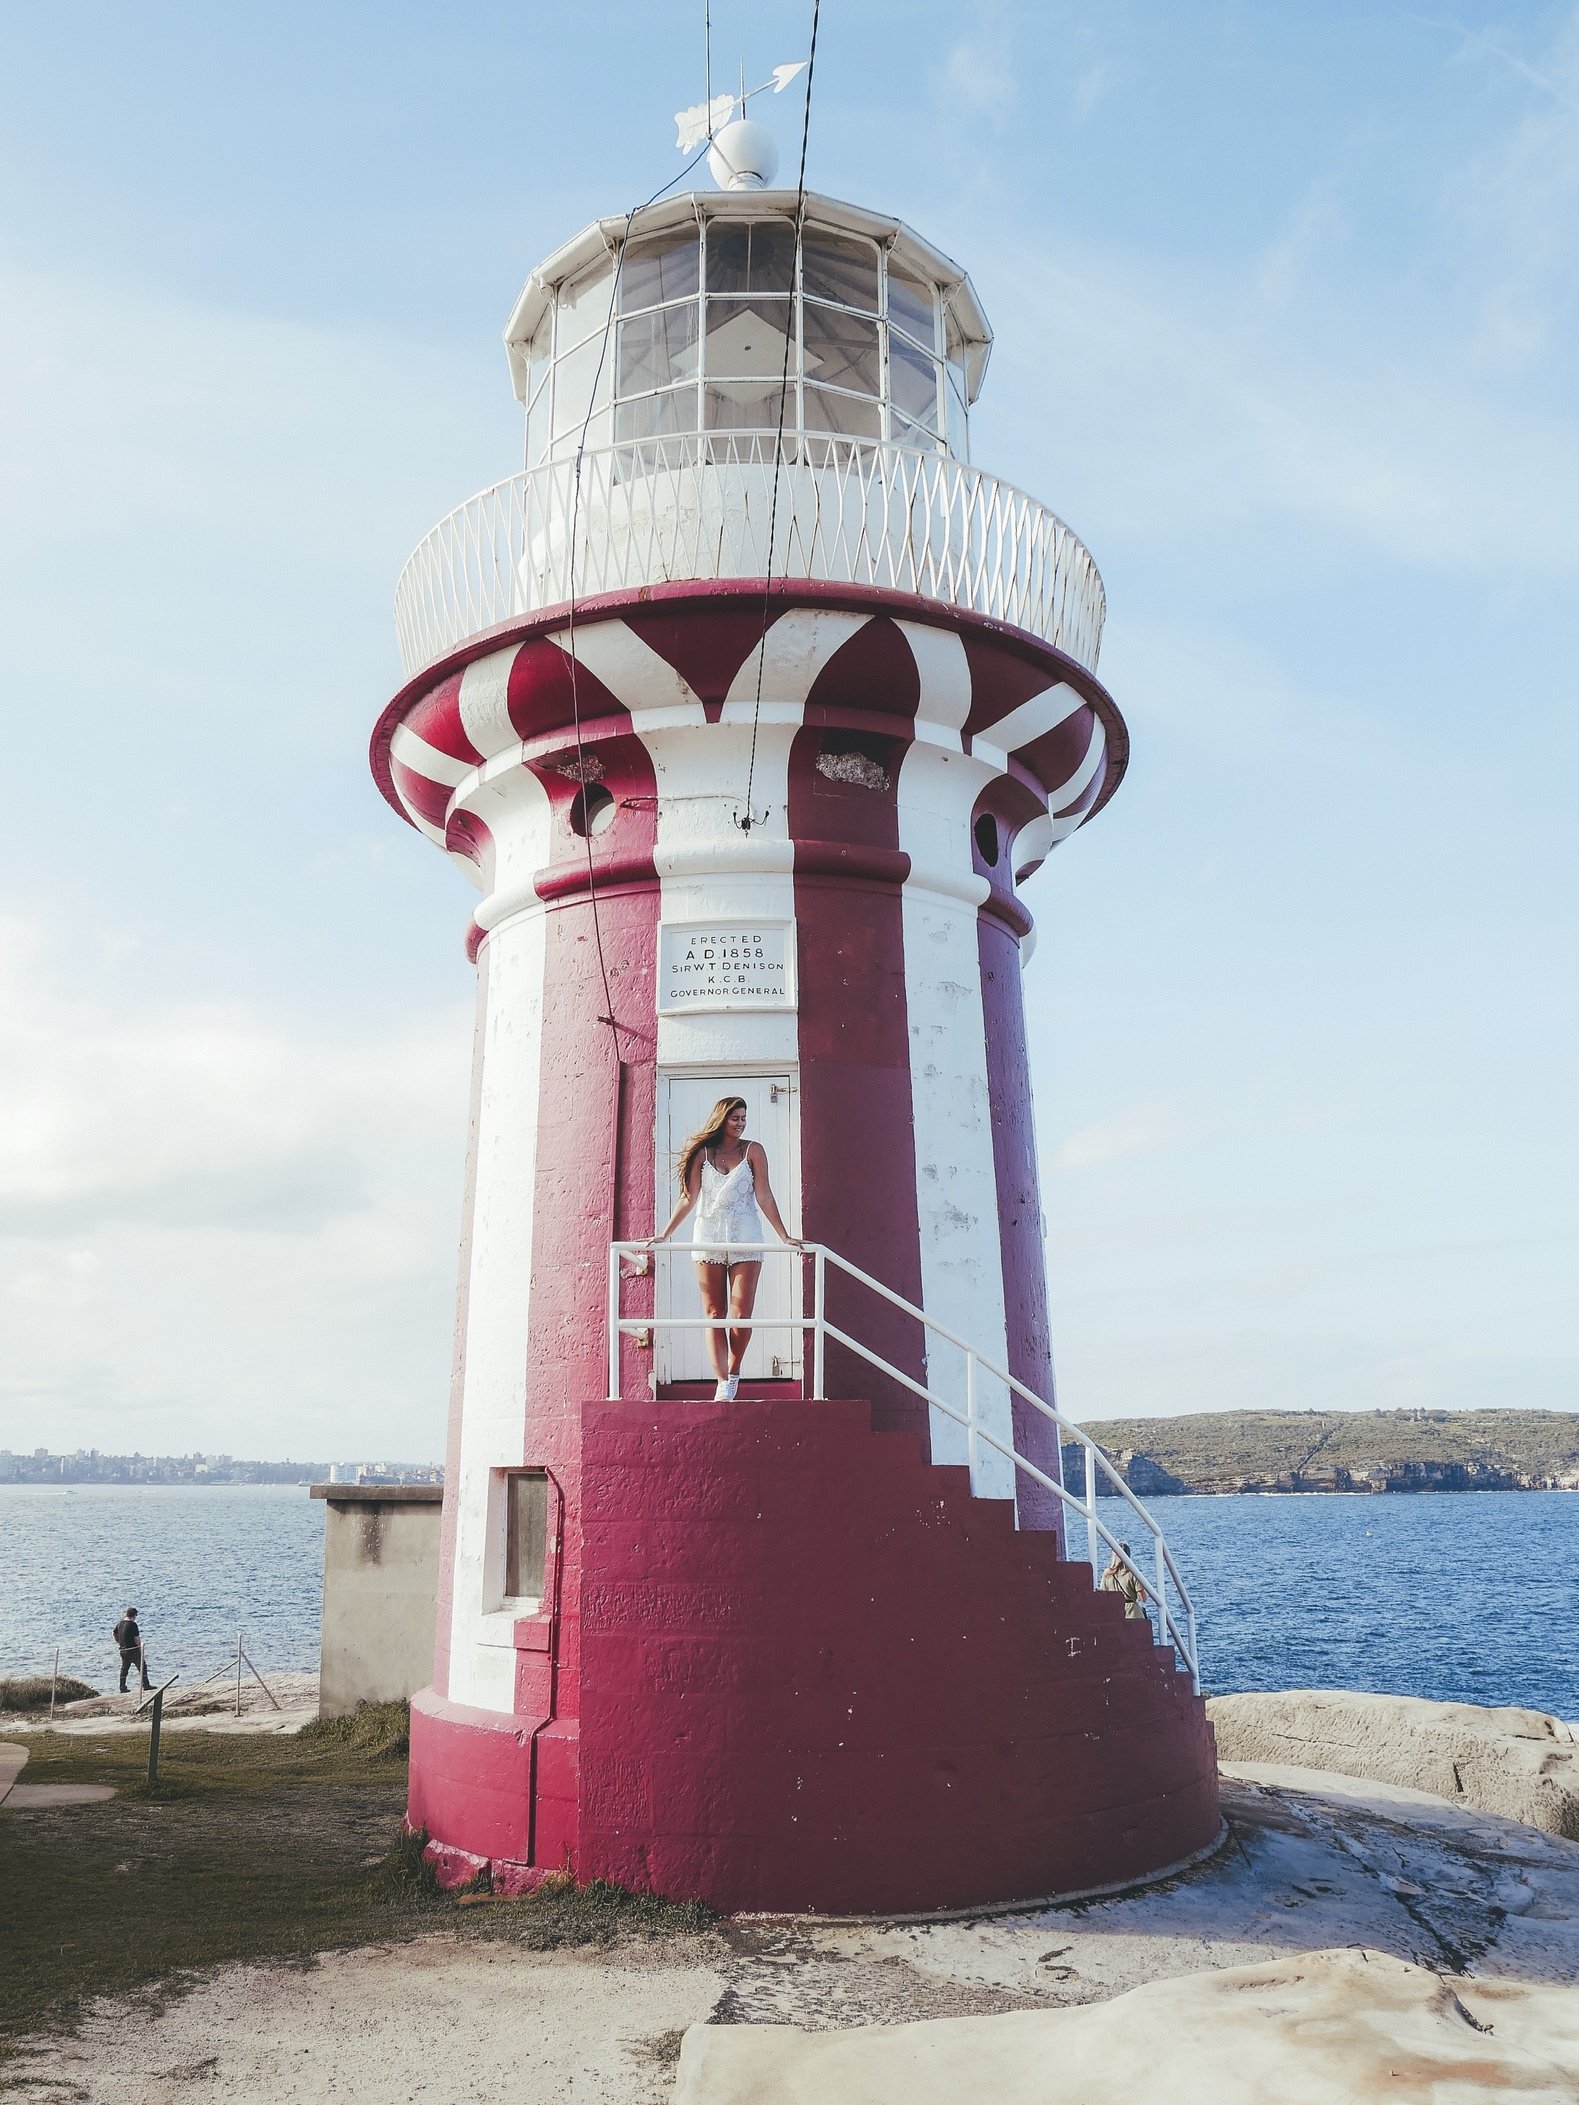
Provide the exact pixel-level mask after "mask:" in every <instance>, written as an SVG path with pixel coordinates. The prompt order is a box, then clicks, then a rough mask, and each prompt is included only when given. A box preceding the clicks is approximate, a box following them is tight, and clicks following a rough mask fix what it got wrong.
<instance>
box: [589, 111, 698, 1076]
mask: <svg viewBox="0 0 1579 2105" xmlns="http://www.w3.org/2000/svg"><path fill="white" fill-rule="evenodd" d="M711 143H712V141H711V140H710V139H709V140H708V141H707V143H706V144H704V145H703V146H702V147H701V149H700V151H698V152H697V153H696V154H694V155H693V156H692V158H691V159H690V160H689V161H687V162H686V164H685V166H684V167H683V168H682V169H681V170H680V173H679V174H678V175H677V176H675V177H674V178H673V179H672V180H671V181H669V182H667V183H665V184H664V186H663V188H662V189H661V190H655V191H654V192H653V194H652V196H651V197H649V198H648V199H647V200H646V202H645V203H644V204H640V205H636V206H634V207H633V208H632V209H631V210H630V211H629V212H627V213H626V215H625V231H624V233H623V234H621V236H620V242H619V251H618V253H617V255H616V256H615V258H614V278H613V282H612V284H611V285H610V287H609V311H608V315H607V317H606V319H605V320H604V323H603V341H602V343H601V344H600V345H599V346H598V364H597V370H596V372H595V373H594V374H593V376H592V386H591V389H590V391H589V393H588V396H587V413H586V415H585V417H583V419H582V421H581V436H580V438H579V439H578V440H577V441H576V462H575V474H574V477H573V480H572V482H571V490H570V561H569V566H568V569H569V575H568V577H567V579H566V583H567V585H568V588H569V591H568V602H569V605H568V612H569V621H568V624H567V628H566V652H565V655H566V656H567V657H568V658H569V660H570V710H571V715H572V717H573V718H574V720H575V730H576V776H577V779H578V781H579V782H580V784H581V821H582V839H583V840H584V842H585V843H586V850H587V899H588V902H589V903H590V905H591V908H592V940H593V944H594V947H595V948H596V951H597V958H598V976H599V978H600V979H601V980H602V982H603V1009H604V1013H603V1014H602V1015H601V1016H600V1017H599V1018H598V1021H599V1023H606V1024H607V1025H608V1026H609V1028H610V1029H611V1030H612V1031H613V1033H614V1058H615V1061H616V1063H617V1064H623V1063H622V1062H621V1055H620V1026H619V1022H618V1020H617V1018H616V1017H615V1014H614V995H613V991H612V989H611V988H610V986H609V968H608V961H607V959H606V957H605V956H604V951H603V924H602V920H601V918H600V916H599V914H598V887H597V869H596V865H595V863H594V861H593V856H592V820H591V813H590V807H589V804H588V799H587V780H586V752H585V748H584V747H583V745H582V739H581V693H580V688H579V685H578V682H577V678H576V675H577V671H578V669H579V668H578V666H577V662H576V528H577V523H578V521H579V519H580V515H581V462H582V458H583V456H584V455H585V453H586V450H587V433H588V432H589V431H590V430H591V428H592V418H593V415H594V413H595V411H596V409H597V402H598V388H599V385H600V384H601V382H602V379H603V367H604V364H605V361H606V360H607V358H608V355H609V339H610V337H611V336H612V335H613V333H614V317H615V315H616V313H617V312H618V311H619V298H620V276H621V273H622V272H623V271H624V268H625V248H626V244H627V243H628V242H629V240H630V237H631V228H632V227H633V226H634V225H635V224H636V221H637V220H638V219H639V218H640V217H641V215H642V213H643V212H646V211H648V210H649V209H650V208H651V207H652V206H653V205H655V204H657V203H658V201H659V199H660V198H664V197H667V196H668V194H669V192H670V191H671V190H672V189H674V187H675V185H676V184H678V183H683V182H684V181H685V179H686V177H687V176H688V175H689V174H690V173H691V170H692V169H693V168H695V167H696V165H697V163H698V162H699V161H700V160H701V159H702V157H703V155H704V154H705V153H706V152H707V150H708V146H710V145H711ZM611 393H612V390H611ZM610 413H611V414H612V404H611V411H610Z"/></svg>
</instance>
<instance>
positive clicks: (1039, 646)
mask: <svg viewBox="0 0 1579 2105" xmlns="http://www.w3.org/2000/svg"><path fill="white" fill-rule="evenodd" d="M687 602H694V603H695V604H696V605H697V606H698V608H704V609H706V610H707V611H708V612H709V613H710V614H711V615H712V617H713V618H714V619H717V618H719V616H720V615H722V614H724V613H725V612H726V610H728V609H729V608H730V605H731V603H732V602H740V603H741V605H740V608H739V610H738V618H737V619H736V621H735V623H734V626H735V627H736V628H737V629H740V630H741V631H743V632H745V633H748V634H750V635H751V636H752V640H753V641H754V637H755V634H756V633H760V620H761V609H762V607H763V606H764V604H766V605H767V606H768V607H769V608H770V609H771V610H772V613H773V615H774V617H775V618H776V617H777V615H778V613H780V612H781V611H783V610H785V609H787V608H789V607H826V608H837V609H841V610H843V611H846V612H850V613H862V614H869V615H888V616H891V617H897V618H900V619H903V620H906V621H921V622H929V623H931V624H932V625H933V626H935V627H938V628H946V629H952V630H953V631H955V632H956V633H957V634H958V635H959V636H961V637H962V638H963V639H964V643H965V648H966V653H967V656H968V657H969V658H970V661H971V675H972V683H973V693H974V694H975V695H976V697H977V701H976V704H975V706H974V707H973V709H972V715H971V719H970V722H969V724H968V726H967V729H979V728H980V727H981V725H982V723H984V722H986V721H988V720H989V719H990V718H991V717H994V716H1002V715H1003V714H1004V712H1005V711H1006V710H1007V709H1009V708H1012V707H1013V706H1014V704H1015V702H1016V701H1024V700H1026V699H1027V698H1028V697H1029V696H1030V695H1032V694H1037V693H1039V692H1040V691H1041V690H1042V689H1043V688H1044V687H1047V686H1050V685H1051V684H1052V683H1053V682H1054V681H1055V680H1060V679H1062V680H1067V681H1068V682H1069V684H1070V686H1071V687H1073V688H1074V689H1075V691H1076V692H1077V693H1079V694H1082V695H1084V696H1085V697H1086V698H1087V700H1088V701H1089V702H1090V703H1091V705H1092V707H1093V708H1094V709H1095V710H1096V711H1097V713H1098V714H1099V715H1100V716H1101V718H1102V720H1103V722H1104V723H1105V724H1106V725H1107V731H1108V759H1107V772H1106V776H1105V778H1104V782H1103V788H1102V794H1101V796H1100V797H1099V798H1098V800H1097V805H1096V806H1094V807H1093V809H1098V808H1100V806H1101V805H1102V804H1105V803H1106V802H1107V800H1108V798H1109V797H1110V796H1111V795H1112V794H1113V792H1114V790H1115V789H1117V787H1118V785H1119V782H1120V780H1121V779H1122V777H1123V774H1124V769H1125V766H1126V764H1127V762H1128V759H1129V733H1128V731H1127V730H1126V729H1125V725H1124V720H1123V718H1122V717H1121V716H1120V714H1119V711H1118V707H1117V705H1116V703H1115V702H1114V701H1113V698H1112V696H1111V695H1110V694H1109V693H1108V692H1107V690H1106V688H1104V687H1103V686H1102V684H1101V682H1100V681H1099V680H1098V679H1097V678H1096V677H1095V675H1094V674H1092V673H1089V672H1087V671H1086V670H1085V668H1084V666H1081V665H1077V664H1076V663H1075V661H1074V659H1073V658H1069V657H1066V656H1065V655H1064V654H1063V653H1062V652H1061V651H1057V650H1054V649H1053V648H1052V646H1051V645H1050V644H1047V643H1045V642H1043V641H1042V640H1041V639H1040V638H1039V637H1036V636H1033V635H1031V634H1030V633H1029V632H1028V631H1027V630H1024V629H1017V628H1015V627H1013V626H1012V625H1011V624H1010V623H1008V622H1002V621H993V620H990V619H989V618H988V617H987V616H985V615H981V614H973V613H970V612H967V611H966V610H965V609H963V608H959V607H950V606H946V605H944V604H942V603H941V602H939V601H937V600H930V599H922V598H919V597H917V596H915V595H913V594H910V593H905V592H892V591H889V590H887V589H886V588H884V587H881V586H873V585H845V584H839V583H837V582H835V581H833V580H831V579H829V580H825V579H819V578H787V579H786V578H774V579H773V580H772V581H771V582H769V581H767V580H765V579H762V578H725V579H719V580H705V579H703V580H681V581H678V582H676V583H674V584H660V585H645V586H642V587H639V588H638V589H637V590H635V591H622V592H608V593H601V594H597V595H595V596H593V597H592V598H589V599H586V600H583V601H581V602H580V603H579V604H578V606H577V609H576V618H577V621H578V622H592V621H594V620H597V619H600V618H607V617H609V616H613V615H618V616H622V617H624V618H626V619H633V620H634V619H641V620H644V621H645V620H647V619H648V617H649V616H651V615H652V614H653V613H654V612H656V611H658V610H665V611H666V610H668V609H669V608H671V607H677V606H680V605H683V604H685V603H687ZM753 606H754V607H755V609H756V613H755V615H754V616H753V614H752V608H753ZM568 614H569V608H568V607H567V606H565V605H559V606H555V607H546V608H544V609H543V610H542V611H541V612H539V613H535V614H528V615H522V616H520V617H519V618H517V619H515V620H513V621H507V622H501V623H499V624H498V625H497V626H496V627H494V628H491V629H485V630H482V631H480V632H479V633H478V634H477V635H475V636H468V637H467V638H466V640H465V642H463V643H461V644H458V645H457V646H456V648H455V649H454V650H453V651H450V652H447V653H446V655H445V656H444V657H442V658H440V659H438V660H437V661H436V662H435V663H434V664H432V665H430V666H427V667H425V668H424V669H423V670H422V671H421V672H419V673H416V674H414V675H413V677H412V678H411V679H410V680H408V681H407V682H406V684H405V685H404V686H403V687H402V688H401V689H400V691H399V693H398V694H396V695H395V697H394V699H393V700H392V701H391V702H390V703H389V704H388V706H387V707H386V708H385V710H384V711H383V714H382V715H381V716H380V717H379V720H378V722H377V724H376V725H375V726H374V730H373V737H372V743H371V747H370V750H369V762H370V765H371V767H372V770H373V777H374V780H375V781H376V782H377V784H378V787H379V790H380V792H381V793H382V795H383V796H384V797H385V799H386V800H387V801H388V802H389V803H391V804H392V805H394V807H395V809H396V810H397V811H400V805H399V801H398V799H397V798H396V797H395V796H394V794H393V791H392V788H391V784H390V776H389V740H390V735H391V733H392V732H393V730H394V727H395V725H396V724H397V723H402V722H404V721H405V720H406V718H407V717H408V715H409V714H410V712H411V711H412V709H413V708H415V707H416V706H417V705H418V704H419V703H420V702H421V701H422V700H423V699H424V698H425V697H426V696H428V695H429V694H431V693H433V692H435V691H436V690H437V689H438V688H440V687H441V686H442V684H443V683H444V682H445V681H446V680H448V679H449V678H450V677H451V676H452V675H454V674H457V673H459V672H460V671H461V670H462V669H463V668H464V667H465V666H467V665H468V664H470V663H471V662H472V660H473V659H475V658H482V657H486V656H488V655H489V653H490V652H493V651H497V650H501V649H503V648H505V647H506V646H507V645H508V644H511V643H532V642H534V641H537V640H541V639H543V638H545V637H546V636H548V635H549V634H550V633H551V632H552V631H554V630H556V629H562V628H564V626H565V625H566V619H567V616H568ZM753 619H754V620H755V621H756V622H757V624H758V627H757V629H756V630H755V631H753V630H752V629H751V622H752V620H753ZM649 640H650V639H649ZM549 647H550V648H552V646H549ZM653 647H654V648H655V649H657V648H659V646H658V645H657V644H656V643H655V644H654V646H653ZM749 647H750V645H749V644H748V646H747V648H748V649H749ZM686 648H687V649H689V648H690V646H689V645H687V646H686ZM697 648H698V650H700V649H701V648H702V646H700V645H698V646H697ZM730 648H733V644H731V645H730ZM719 653H720V656H721V657H727V655H728V651H727V650H726V649H724V648H723V647H722V646H719ZM671 662H676V661H674V660H671ZM738 662H740V661H737V663H738ZM1016 667H1018V668H1019V670H1018V671H1016V670H1015V668H1016ZM682 669H683V666H682ZM699 669H700V668H699ZM702 676H703V677H704V678H706V677H708V675H706V674H705V673H703V674H702ZM693 684H694V683H693ZM514 711H515V702H514V695H513V681H512V699H511V713H512V716H513V715H514ZM447 749H448V748H446V750H447ZM400 816H401V817H402V818H404V817H405V813H404V812H400Z"/></svg>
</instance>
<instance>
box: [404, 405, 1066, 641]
mask: <svg viewBox="0 0 1579 2105" xmlns="http://www.w3.org/2000/svg"><path fill="white" fill-rule="evenodd" d="M779 443H780V442H779V440H778V438H777V436H776V434H774V433H772V432H708V433H694V432H693V433H686V434H682V435H680V436H676V437H669V438H656V439H640V440H631V441H628V442H626V443H623V444H620V445H615V446H608V447H603V448H600V449H598V450H597V451H591V452H587V453H585V454H583V455H582V456H581V459H580V460H579V462H578V461H577V460H576V459H575V458H574V457H571V458H568V459H564V460H554V461H546V462H544V463H543V464H542V465H541V466H539V467H535V468H531V469H528V470H527V471H526V472H525V473H524V474H520V475H513V476H511V477H510V478H509V480H508V481H505V482H500V483H495V484H494V486H493V487H492V488H491V489H487V490H483V491H481V492H479V494H478V495H477V496H475V497H471V498H468V499H467V501H466V502H465V503H464V504H462V505H460V506H458V507H457V508H456V510H454V511H453V512H451V513H450V514H449V516H448V517H447V518H445V519H442V520H440V522H439V524H438V525H437V526H435V527H434V528H433V530H432V532H431V533H429V534H428V535H427V536H426V537H425V538H424V539H423V540H422V541H420V542H419V543H418V545H417V547H416V550H415V551H414V553H413V554H412V556H411V558H410V560H409V561H408V563H407V564H406V567H405V569H404V570H403V571H402V572H401V576H400V582H399V584H398V586H397V587H396V590H395V627H396V631H397V633H398V636H399V640H400V649H401V655H402V657H403V658H404V660H405V665H406V670H407V672H408V674H415V673H418V672H420V671H421V670H422V669H423V668H424V667H425V666H428V665H432V664H434V663H436V662H437V660H439V659H440V658H443V657H444V656H445V655H446V654H447V653H448V652H450V651H452V650H454V649H455V648H456V647H457V646H458V645H459V644H461V643H463V642H465V641H466V640H467V639H468V638H470V637H473V636H478V635H482V634H484V633H485V632H486V631H488V630H490V629H494V628H497V627H499V626H500V625H501V624H502V623H504V622H508V621H511V620H514V619H516V618H518V617H520V616H522V615H527V614H534V613H537V612H539V611H541V610H542V609H545V608H548V607H554V606H559V605H562V604H564V603H565V602H566V601H568V600H570V599H571V598H572V596H574V597H575V598H576V599H578V600H580V599H587V598H592V597H594V596H596V595H597V594H599V593H605V592H618V591H624V590H628V589H634V588H636V587H639V586H642V585H655V584H665V583H671V582H676V581H680V580H686V579H720V578H734V577H738V578H760V577H766V576H769V575H771V576H773V577H775V578H780V579H783V578H790V579H801V578H818V579H828V580H833V581H836V582H838V583H843V584H859V585H873V586H878V587H882V588H885V589H888V590H891V591H895V592H905V593H914V594H915V595H917V596H918V597H920V598H922V599H931V600H940V601H942V602H943V603H944V604H945V605H948V606H955V607H963V608H966V609H968V610H969V611H970V612H972V613H976V614H985V615H989V616H991V618H992V619H994V620H996V621H1005V622H1009V623H1012V624H1013V625H1014V626H1015V627H1017V628H1022V629H1028V630H1029V631H1030V632H1031V634H1032V635H1034V636H1038V637H1041V638H1042V639H1043V640H1044V641H1046V642H1048V643H1051V644H1054V645H1055V646H1056V647H1057V648H1058V649H1060V650H1062V651H1065V652H1066V653H1067V654H1068V655H1069V656H1070V657H1072V658H1074V659H1075V660H1076V661H1077V662H1078V663H1080V664H1081V665H1084V666H1086V667H1088V668H1090V669H1092V670H1095V667H1096V662H1097V653H1098V650H1099V648H1100V646H1101V641H1102V621H1103V616H1104V614H1105V611H1106V595H1105V594H1104V592H1103V589H1102V580H1101V578H1100V576H1099V575H1098V574H1097V567H1096V564H1095V563H1094V562H1093V561H1092V559H1091V555H1090V552H1089V551H1088V550H1087V548H1086V547H1085V546H1084V544H1083V543H1082V542H1081V541H1080V540H1079V538H1078V537H1077V536H1076V535H1075V534H1074V533H1072V532H1071V531H1070V529H1069V528H1068V527H1067V526H1066V525H1065V524H1064V522H1063V520H1062V519H1059V518H1057V517H1056V516H1055V515H1054V514H1053V513H1052V512H1050V511H1049V510H1048V509H1047V508H1046V506H1045V505H1042V504H1039V503H1038V502H1037V500H1036V499H1035V498H1034V497H1030V496H1028V495H1027V494H1026V493H1025V491H1023V490H1017V489H1015V488H1014V486H1013V485H1012V484H1010V483H1006V482H1000V481H998V479H997V478H996V477H995V476H991V475H986V474H983V473H982V471H981V470H980V469H979V468H972V467H970V466H968V465H967V464H966V463H965V462H964V461H959V460H955V459H954V458H953V457H952V456H951V455H949V454H945V453H935V452H927V451H922V450H919V449H917V448H913V447H905V446H896V445H890V444H888V443H887V442H880V441H877V440H865V439H848V438H837V437H831V436H828V435H825V434H812V433H787V434H786V435H785V437H784V439H783V441H782V447H783V450H782V453H781V454H780V457H779V466H778V472H777V475H776V477H775V472H774V453H775V450H776V448H777V447H778V446H779ZM775 483H776V488H775ZM572 523H574V546H572Z"/></svg>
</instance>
